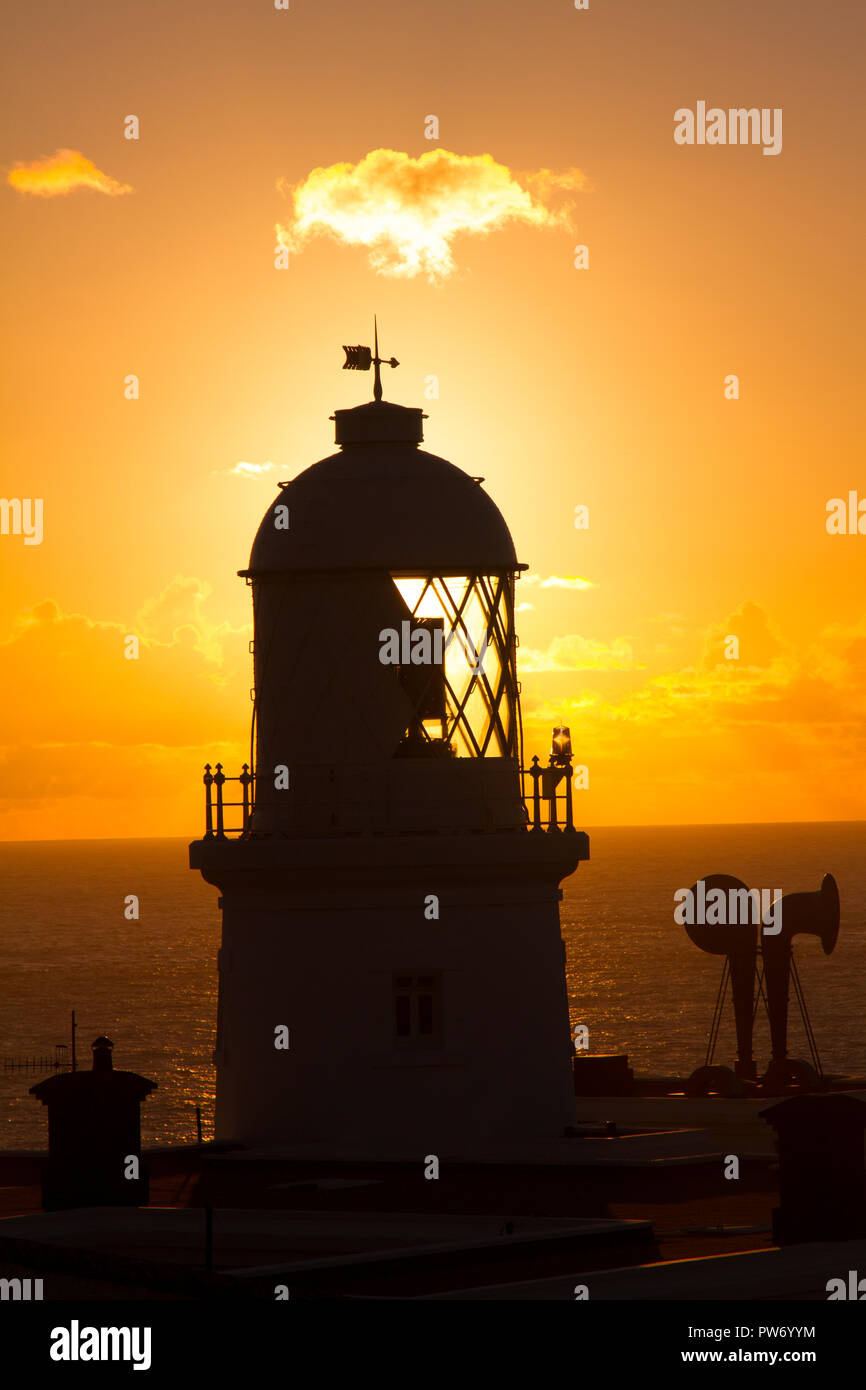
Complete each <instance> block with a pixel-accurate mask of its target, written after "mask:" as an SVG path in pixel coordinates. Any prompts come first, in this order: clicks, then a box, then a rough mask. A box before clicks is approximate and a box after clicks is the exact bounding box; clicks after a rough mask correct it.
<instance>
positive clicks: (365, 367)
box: [343, 314, 400, 401]
mask: <svg viewBox="0 0 866 1390" xmlns="http://www.w3.org/2000/svg"><path fill="white" fill-rule="evenodd" d="M373 343H374V348H373V351H372V352H371V351H370V349H369V348H368V347H361V346H360V345H356V346H355V347H347V346H346V344H345V343H344V344H343V351H344V353H345V354H346V360H345V362H344V363H343V371H344V372H369V370H370V368H371V367H375V368H376V379H375V381H374V383H373V399H374V400H376V401H380V400H381V399H382V378H381V376H380V373H379V368H380V367H381V366H383V365H384V366H388V367H399V365H400V363H399V362H398V361H397V359H396V357H380V356H379V325H378V323H377V322H376V316H375V314H374V315H373Z"/></svg>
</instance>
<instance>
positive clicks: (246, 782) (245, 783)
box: [238, 763, 253, 834]
mask: <svg viewBox="0 0 866 1390" xmlns="http://www.w3.org/2000/svg"><path fill="white" fill-rule="evenodd" d="M252 780H253V779H252V774H251V772H250V769H249V764H248V763H244V770H243V772H242V773H241V775H240V777H239V778H238V781H239V782H240V784H241V787H242V788H243V796H244V834H246V832H247V830H248V829H249V825H250V782H251V781H252Z"/></svg>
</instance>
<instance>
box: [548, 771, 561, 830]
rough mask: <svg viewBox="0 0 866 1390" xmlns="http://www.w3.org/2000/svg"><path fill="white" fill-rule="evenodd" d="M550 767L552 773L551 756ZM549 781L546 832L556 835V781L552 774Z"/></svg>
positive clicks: (557, 824)
mask: <svg viewBox="0 0 866 1390" xmlns="http://www.w3.org/2000/svg"><path fill="white" fill-rule="evenodd" d="M550 769H551V773H552V772H553V759H552V758H551V760H550ZM550 781H551V783H552V785H551V788H550V796H549V797H548V802H547V804H548V806H549V807H550V820H549V822H548V826H547V833H548V835H558V834H559V823H558V821H557V819H556V781H554V778H553V776H551V779H550Z"/></svg>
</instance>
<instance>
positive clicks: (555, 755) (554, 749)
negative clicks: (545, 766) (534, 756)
mask: <svg viewBox="0 0 866 1390" xmlns="http://www.w3.org/2000/svg"><path fill="white" fill-rule="evenodd" d="M550 761H551V763H553V765H554V766H555V767H565V766H566V764H567V763H570V762H571V730H570V729H569V728H567V727H566V725H564V724H558V725H557V726H556V728H555V729H554V731H553V741H552V743H551V746H550Z"/></svg>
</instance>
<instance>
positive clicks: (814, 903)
mask: <svg viewBox="0 0 866 1390" xmlns="http://www.w3.org/2000/svg"><path fill="white" fill-rule="evenodd" d="M702 883H703V885H704V893H705V895H707V896H709V895H710V894H711V893H712V892H713V890H719V891H721V892H722V893H723V894H724V896H725V901H726V902H728V903H734V902H735V901H739V902H740V903H741V904H746V903H748V902H749V889H748V888H747V887H746V885H745V884H744V883H742V882H741V881H740V879H738V878H732V877H730V875H728V874H710V875H708V876H707V877H706V878H705V879H703V880H702ZM689 891H690V893H691V894H692V895H693V898H694V897H696V896H697V885H695V886H693V887H692V888H691V889H690V890H689ZM753 891H754V890H753ZM737 895H739V899H738V898H737ZM778 914H779V917H778V920H779V930H777V931H766V930H764V928H763V926H762V924H761V922H760V921H755V920H749V917H748V915H747V916H746V920H736V921H732V920H731V916H730V914H729V915H728V920H727V922H726V923H725V924H724V925H720V924H713V923H701V922H695V923H688V924H687V925H686V932H687V933H688V936H689V938H690V939H691V940H692V941H693V942H694V943H695V945H696V946H699V947H700V948H701V950H702V951H707V952H709V953H710V954H711V955H723V956H725V958H726V959H725V964H724V967H723V970H722V979H721V983H720V985H719V993H718V997H717V999H716V1007H715V1011H714V1014H713V1021H712V1024H711V1026H710V1035H709V1039H708V1043H707V1056H706V1061H705V1064H704V1066H702V1067H699V1068H698V1069H697V1070H696V1071H695V1072H693V1073H692V1075H691V1077H690V1078H689V1081H688V1083H687V1086H686V1091H687V1094H689V1095H692V1096H698V1095H708V1094H710V1093H711V1092H713V1091H716V1092H718V1093H719V1094H722V1095H743V1094H744V1093H746V1092H747V1091H749V1090H752V1091H757V1090H758V1089H760V1090H761V1091H763V1092H764V1093H766V1094H768V1095H780V1094H784V1093H785V1091H786V1090H788V1089H793V1088H796V1089H800V1090H804V1089H806V1090H808V1089H814V1090H818V1089H821V1087H822V1086H823V1084H824V1083H823V1077H822V1071H821V1061H820V1057H819V1055H818V1047H817V1043H816V1041H815V1035H814V1032H813V1030H812V1024H811V1021H810V1018H809V1013H808V1010H807V1008H806V1001H805V997H804V995H803V990H802V986H801V984H800V977H799V974H798V972H797V967H796V965H795V963H794V958H793V955H792V952H791V943H792V941H793V938H794V937H795V936H797V935H803V934H805V935H809V936H817V937H818V938H819V939H820V941H821V945H822V947H823V950H824V954H825V955H828V956H829V955H830V953H831V952H832V951H833V949H834V948H835V946H836V941H837V938H838V935H839V890H838V888H837V886H836V880H835V879H834V877H833V875H832V874H825V875H824V878H823V879H822V881H821V887H820V888H819V890H818V891H817V892H816V893H786V894H785V895H784V896H783V897H782V899H781V901H780V903H779V904H778ZM759 962H760V965H761V967H762V968H761V971H760V973H759V971H758V964H759ZM728 983H730V986H731V993H732V997H733V1004H734V1021H735V1026H736V1032H737V1058H736V1062H735V1063H734V1068H733V1071H731V1069H730V1068H728V1067H722V1066H713V1065H712V1063H713V1054H714V1051H715V1045H716V1040H717V1037H718V1031H719V1025H720V1022H721V1016H722V1009H723V1006H724V1001H725V994H726V992H727V987H728ZM792 983H793V986H794V993H795V995H796V999H797V1003H798V1005H799V1008H800V1016H801V1018H802V1020H803V1026H804V1028H805V1031H806V1037H807V1040H808V1043H809V1049H810V1054H811V1062H806V1061H803V1060H801V1059H794V1058H790V1057H789V1056H788V1005H789V996H790V988H791V984H792ZM761 1001H763V1003H764V1005H765V1007H766V1010H767V1017H768V1019H769V1023H770V1039H771V1049H772V1056H771V1058H770V1062H769V1065H768V1067H767V1070H766V1072H765V1073H764V1074H763V1076H762V1077H761V1078H760V1079H759V1077H758V1071H757V1066H756V1063H755V1059H754V1056H753V1051H752V1042H753V1033H754V1021H755V1014H756V1012H757V1007H758V1004H759V1003H760V1002H761Z"/></svg>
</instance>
